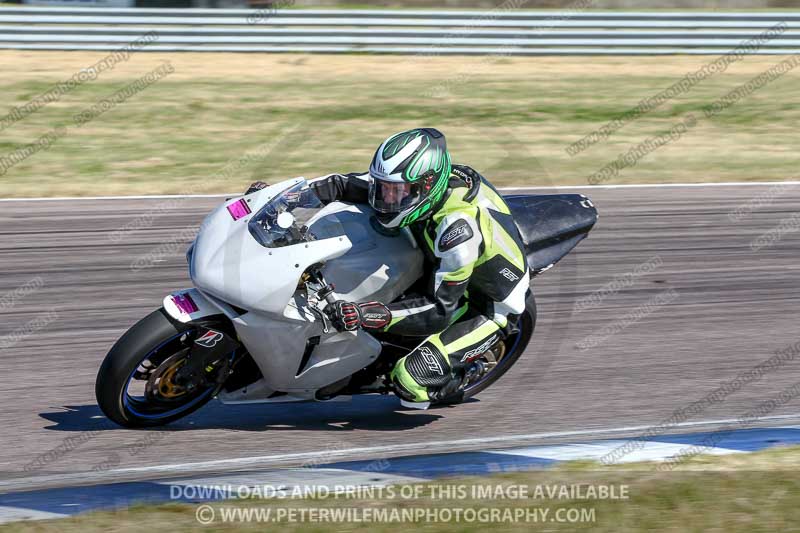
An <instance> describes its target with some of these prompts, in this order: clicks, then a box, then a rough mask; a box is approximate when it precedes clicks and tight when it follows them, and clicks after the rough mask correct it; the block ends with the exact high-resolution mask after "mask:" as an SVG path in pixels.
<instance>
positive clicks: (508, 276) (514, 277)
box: [500, 268, 519, 281]
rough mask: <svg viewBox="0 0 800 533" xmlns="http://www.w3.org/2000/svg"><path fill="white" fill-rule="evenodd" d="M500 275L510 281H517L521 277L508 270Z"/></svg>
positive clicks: (502, 271) (504, 270)
mask: <svg viewBox="0 0 800 533" xmlns="http://www.w3.org/2000/svg"><path fill="white" fill-rule="evenodd" d="M500 275H501V276H504V277H505V278H506V279H507V280H508V281H517V280H518V279H519V276H517V275H516V274H514V273H513V272H511V271H510V270H509V269H508V268H504V269H503V270H501V271H500Z"/></svg>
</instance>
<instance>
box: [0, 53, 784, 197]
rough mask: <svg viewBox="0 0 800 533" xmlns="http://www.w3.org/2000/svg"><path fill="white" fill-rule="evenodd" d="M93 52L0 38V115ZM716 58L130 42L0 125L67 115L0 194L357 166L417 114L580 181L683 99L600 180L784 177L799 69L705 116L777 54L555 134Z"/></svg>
mask: <svg viewBox="0 0 800 533" xmlns="http://www.w3.org/2000/svg"><path fill="white" fill-rule="evenodd" d="M104 55H105V54H104V53H103V52H97V53H89V52H19V51H0V71H2V72H3V73H4V74H5V75H4V76H3V77H2V80H0V91H2V94H3V98H2V101H0V123H2V120H3V116H4V115H6V114H8V113H11V112H12V111H13V109H14V108H15V107H21V106H24V105H25V104H26V103H28V102H30V101H31V100H32V99H33V98H34V97H36V96H37V95H39V94H41V93H44V92H46V91H48V90H50V89H51V88H52V87H53V86H54V85H55V84H57V83H58V82H59V81H64V80H68V79H70V78H71V77H72V76H73V75H74V74H75V73H77V72H78V71H80V69H82V68H86V67H88V66H90V65H93V64H94V63H96V62H97V61H99V60H100V59H101V58H102V57H103V56H104ZM714 59H715V58H714V57H685V56H675V57H663V58H655V57H640V58H636V57H598V58H578V57H572V58H570V57H565V58H547V57H539V58H513V57H493V56H490V57H422V56H364V55H335V56H327V55H295V54H285V55H283V54H271V55H270V54H214V53H208V54H200V53H198V54H195V53H176V54H165V53H145V52H141V53H136V54H133V55H132V56H131V58H130V59H129V60H128V61H126V62H123V63H119V64H117V65H116V67H115V68H114V69H113V70H111V71H105V72H102V73H100V75H98V76H97V78H96V79H94V80H91V81H88V82H86V83H82V84H79V85H77V86H76V87H75V88H74V89H72V90H71V91H69V92H67V93H66V94H64V95H62V96H61V97H60V98H59V99H58V100H57V101H53V102H50V103H48V104H47V105H45V106H44V107H41V108H40V109H38V110H37V111H35V112H34V113H32V114H29V115H27V116H25V117H24V118H22V119H21V120H16V121H13V123H12V124H10V125H8V124H7V125H6V126H5V127H2V128H0V158H2V157H9V156H10V155H11V154H13V153H14V152H15V151H16V150H19V149H21V148H23V147H25V146H26V145H28V144H30V143H33V142H35V141H36V140H37V139H40V138H41V137H42V136H43V135H45V134H46V133H47V132H48V131H52V130H53V129H54V128H57V127H64V128H66V130H64V131H65V134H64V135H62V136H59V137H58V138H57V140H56V141H55V142H53V143H52V144H50V145H49V147H48V148H47V149H43V150H40V151H38V152H36V153H33V154H32V155H30V156H29V157H27V158H25V159H22V160H20V161H15V163H14V164H13V165H12V166H10V167H9V168H7V169H5V170H6V172H5V174H4V175H3V176H1V177H0V180H1V182H2V184H3V186H4V187H3V191H2V193H0V196H4V197H14V196H16V197H21V196H65V195H78V196H81V195H103V194H156V193H182V192H197V193H212V192H230V191H236V190H240V189H242V188H243V187H245V186H246V184H248V183H249V182H251V181H253V180H256V179H262V180H266V181H276V180H278V179H282V178H285V177H291V176H296V175H304V176H307V177H315V176H319V175H323V174H326V173H329V172H336V171H342V172H348V171H355V170H365V169H366V168H367V166H368V164H369V160H370V159H371V157H372V154H373V152H374V150H375V148H376V146H377V145H378V144H379V143H380V142H381V141H382V140H383V139H384V138H385V137H387V136H388V135H390V134H391V133H393V132H396V131H399V130H402V129H406V128H411V127H416V126H419V125H430V126H436V127H438V128H440V129H441V130H442V131H444V132H445V134H446V135H447V136H448V144H449V146H450V148H451V151H452V153H453V157H454V160H456V161H458V162H463V163H467V164H470V165H472V166H474V167H475V168H476V169H478V170H479V171H481V172H482V173H484V174H485V175H486V176H487V177H489V178H490V179H491V180H492V181H494V182H496V183H497V184H499V185H512V184H518V185H567V184H578V185H582V184H587V181H588V179H589V176H590V175H592V174H593V173H594V172H596V171H597V170H599V169H600V168H602V167H603V166H604V165H606V164H608V163H609V162H611V161H613V160H614V159H615V158H616V157H617V156H618V155H620V154H624V153H626V152H627V151H628V150H629V149H631V148H633V147H635V146H637V145H639V143H641V142H643V141H644V140H645V139H647V138H648V137H651V136H654V135H658V134H661V133H663V132H665V131H667V130H669V128H670V127H672V126H673V125H674V124H675V123H676V122H678V121H681V120H684V119H685V117H686V116H688V115H689V114H693V115H695V116H696V117H698V118H699V120H698V121H697V125H696V126H695V127H693V128H692V129H691V130H690V131H688V132H687V133H686V134H684V135H682V136H681V138H680V139H678V140H676V141H675V142H670V143H669V144H666V145H664V146H662V147H660V148H658V149H657V150H655V151H653V152H651V153H649V154H647V155H646V156H645V157H642V158H641V159H639V160H638V161H637V162H636V164H635V165H634V166H632V167H629V168H626V169H623V170H622V171H620V172H619V175H618V176H616V177H614V178H612V179H611V180H609V181H607V183H667V182H703V181H740V180H756V181H766V180H783V179H790V178H791V177H792V176H793V175H794V174H795V173H796V172H797V171H796V163H797V139H798V137H797V124H798V123H800V92H798V91H797V90H796V89H797V86H798V76H799V75H800V74H798V73H799V72H800V69H796V70H792V71H790V72H788V73H787V74H785V75H784V76H783V77H781V78H780V79H777V80H775V81H773V82H771V83H768V84H767V85H765V86H763V87H761V88H760V89H758V90H756V91H755V92H753V93H752V94H750V95H748V96H746V97H745V98H742V99H741V100H739V101H738V103H736V104H735V105H733V106H731V107H730V108H728V109H726V110H725V111H724V112H722V113H720V114H719V115H717V116H715V117H713V118H710V119H706V118H704V116H703V109H704V107H706V106H708V105H709V104H710V103H711V102H713V101H714V100H716V99H717V98H720V97H721V96H723V95H725V94H727V93H728V92H729V91H731V90H733V89H735V88H736V87H738V86H739V85H741V84H743V83H746V82H747V81H749V80H750V79H752V78H753V77H755V76H757V75H758V74H760V73H761V72H763V71H764V70H766V69H767V68H769V67H770V66H772V65H774V64H776V63H778V62H779V61H781V60H782V59H783V58H782V57H775V56H751V57H745V58H744V59H742V60H741V61H739V62H736V63H733V64H731V65H730V66H729V67H728V68H727V70H725V72H721V73H717V74H714V75H712V76H709V77H708V78H706V79H705V80H704V81H702V82H700V83H698V84H697V85H695V86H694V87H692V88H691V89H690V90H688V91H686V92H683V93H681V94H678V95H676V96H675V97H674V98H672V99H669V100H667V101H666V102H664V103H663V104H661V105H660V106H659V107H657V108H656V109H654V110H652V111H650V112H649V113H646V114H645V115H643V116H641V117H639V118H638V119H636V120H633V121H631V122H629V123H628V124H626V125H625V126H624V127H622V128H621V129H620V130H619V131H617V132H616V133H614V134H613V135H611V136H610V137H609V138H608V139H605V140H602V141H600V142H598V143H597V144H595V145H593V146H591V147H589V148H588V149H586V150H584V151H582V152H580V153H579V154H577V155H569V154H568V153H567V152H566V148H567V146H569V145H570V143H573V142H575V141H577V140H579V139H580V138H581V137H583V136H584V135H586V134H588V133H590V132H591V131H593V130H595V129H597V128H599V127H601V126H602V125H604V124H606V123H607V122H608V121H610V120H612V119H614V118H615V117H617V116H619V115H621V114H622V113H624V112H625V111H626V110H628V109H630V108H632V107H633V106H635V105H636V104H637V103H638V102H639V101H640V100H641V99H643V98H647V97H652V96H654V95H656V94H657V93H658V92H660V91H662V90H663V89H665V88H667V87H669V86H670V85H672V84H673V83H675V82H676V81H678V80H679V79H681V78H682V77H683V76H684V75H685V74H686V73H687V72H692V71H695V70H697V69H699V68H700V67H701V66H702V65H704V64H706V63H709V62H711V61H713V60H714ZM167 61H168V62H170V63H171V65H172V66H173V68H174V72H172V73H170V74H169V75H166V76H164V77H163V78H161V79H160V80H159V81H157V82H156V83H153V84H152V85H149V86H148V87H147V88H145V89H143V90H141V91H139V92H135V93H134V94H133V95H132V96H130V97H129V98H127V99H126V100H125V101H123V102H120V103H118V104H116V105H115V106H114V107H112V108H111V109H109V110H107V111H105V112H104V113H103V114H101V115H100V116H98V117H96V118H95V119H93V120H91V121H89V122H87V123H86V124H83V125H81V126H78V125H76V123H75V120H74V117H75V116H76V115H78V114H79V113H80V112H81V111H83V110H86V109H87V108H88V107H90V106H92V105H94V104H96V103H97V102H99V101H101V100H103V99H105V98H109V97H110V96H111V95H112V94H114V93H115V92H116V91H118V90H120V89H123V88H125V87H126V86H127V85H129V84H131V83H132V82H134V81H135V80H137V79H138V78H140V77H142V76H144V75H145V74H146V73H148V72H150V71H152V70H153V69H155V68H157V67H158V66H159V65H161V64H163V63H164V62H167ZM0 161H2V159H0ZM6 161H10V159H7V160H6Z"/></svg>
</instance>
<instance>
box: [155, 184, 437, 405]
mask: <svg viewBox="0 0 800 533" xmlns="http://www.w3.org/2000/svg"><path fill="white" fill-rule="evenodd" d="M305 183H306V182H305V180H304V179H303V178H296V179H293V180H288V181H285V182H283V183H279V184H276V185H272V186H270V187H267V188H265V189H262V190H261V191H258V192H255V193H252V194H249V195H245V196H242V197H236V198H233V199H231V200H228V201H226V202H225V203H224V204H223V205H222V206H220V207H219V208H217V209H216V210H215V211H213V212H212V213H211V214H210V215H208V217H206V219H205V221H204V222H203V224H202V225H201V228H200V231H199V233H198V235H197V238H196V239H195V242H194V244H193V245H192V247H190V249H189V252H188V253H187V259H188V261H189V272H190V277H191V278H192V281H193V282H194V285H195V287H196V288H195V289H189V290H184V291H178V292H175V293H172V294H171V295H169V296H167V297H166V298H165V299H164V309H165V310H166V311H167V313H168V314H169V315H170V316H172V317H173V318H174V319H176V320H178V321H181V322H190V321H195V320H198V319H201V318H203V317H208V316H211V315H219V314H224V315H225V316H226V317H227V318H228V319H229V320H230V321H231V322H232V323H233V325H234V328H235V330H236V333H237V335H238V337H239V340H240V341H241V343H242V344H243V345H244V346H245V347H246V348H247V350H248V352H249V353H250V355H251V357H252V358H253V360H254V361H255V363H256V365H257V366H258V367H259V369H260V370H261V374H262V376H263V377H262V378H261V379H259V380H258V381H256V382H255V383H252V384H250V385H248V386H246V387H242V388H240V389H238V390H235V391H230V392H229V391H225V390H223V391H221V392H220V393H219V395H218V398H219V399H220V400H221V401H223V402H224V403H246V402H265V401H268V402H286V401H298V400H309V399H314V398H315V397H316V396H315V395H316V392H317V391H318V390H319V389H321V388H323V387H326V386H328V385H331V384H333V383H336V382H339V381H341V380H343V379H345V378H347V377H349V376H351V375H352V374H354V373H355V372H357V371H358V370H360V369H362V368H364V367H366V366H368V365H369V364H371V363H372V362H373V361H374V360H375V359H376V358H377V357H378V355H379V354H380V352H381V344H380V342H378V341H377V340H376V339H375V338H374V337H373V336H372V335H370V334H369V333H367V332H364V331H362V330H359V331H357V332H342V333H339V332H336V331H335V330H331V331H330V332H329V333H325V332H324V331H323V328H324V324H323V323H322V321H321V320H320V319H319V317H318V315H317V314H315V313H314V312H312V311H311V309H310V305H312V304H316V302H313V301H312V302H309V301H308V298H309V296H311V298H312V299H313V297H314V295H313V294H310V293H309V291H308V290H307V288H306V287H305V283H304V282H303V281H302V279H301V278H302V276H303V274H304V272H306V270H307V269H308V268H309V267H311V266H312V265H316V264H324V266H323V267H322V272H323V274H324V278H325V280H326V281H327V282H328V283H330V284H332V285H333V286H334V287H335V292H334V293H333V296H334V298H335V299H344V300H348V301H363V300H366V299H375V300H380V301H385V302H389V301H392V300H394V299H396V298H397V297H398V296H400V295H401V294H402V293H403V292H404V291H405V290H406V289H408V287H410V286H411V285H412V284H413V283H414V282H415V281H416V280H417V279H418V278H419V277H420V276H421V275H422V263H423V256H422V252H421V251H420V250H419V249H417V248H416V247H415V246H414V244H413V238H412V239H410V240H409V238H408V236H409V235H408V234H401V235H399V236H386V235H382V234H380V233H378V232H376V231H375V230H374V229H372V227H371V225H370V217H371V216H372V210H371V209H370V208H369V206H365V205H352V204H345V203H339V202H334V203H331V204H329V205H328V206H325V207H324V208H322V209H319V210H317V211H315V212H313V216H312V217H311V218H310V219H309V220H308V221H307V222H306V226H308V228H309V231H310V232H311V233H313V234H314V235H315V236H316V240H308V241H303V242H298V243H296V244H290V245H279V246H276V247H273V246H268V245H267V244H264V245H262V244H261V243H260V242H259V241H258V240H257V239H256V238H255V237H254V235H253V234H252V232H251V230H250V229H248V224H249V223H250V221H251V220H252V219H253V218H254V217H256V216H257V215H258V214H259V213H260V212H261V210H262V208H265V209H266V208H267V204H269V207H272V206H274V205H276V204H278V203H279V202H280V201H281V200H282V199H283V197H284V196H288V195H291V194H295V193H296V191H298V190H301V189H302V187H304V186H305ZM323 237H324V238H323ZM186 295H188V296H189V298H190V300H191V302H192V303H193V304H194V307H191V306H190V307H189V308H187V306H186V305H181V303H182V301H183V300H182V299H185V297H186ZM194 308H196V310H194Z"/></svg>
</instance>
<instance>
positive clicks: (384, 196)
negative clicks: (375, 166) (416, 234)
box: [369, 176, 422, 213]
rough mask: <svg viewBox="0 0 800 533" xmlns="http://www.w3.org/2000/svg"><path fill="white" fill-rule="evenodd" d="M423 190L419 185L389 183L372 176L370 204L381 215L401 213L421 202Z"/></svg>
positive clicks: (370, 181) (403, 182) (400, 182)
mask: <svg viewBox="0 0 800 533" xmlns="http://www.w3.org/2000/svg"><path fill="white" fill-rule="evenodd" d="M421 190H422V188H421V187H420V185H419V184H418V183H408V182H405V181H388V180H384V179H381V178H376V177H375V176H371V179H370V180H369V203H370V205H371V206H372V207H373V209H375V211H378V212H379V213H399V212H401V211H404V210H406V209H408V208H409V207H411V206H413V205H415V204H417V203H418V202H419V200H420V197H421Z"/></svg>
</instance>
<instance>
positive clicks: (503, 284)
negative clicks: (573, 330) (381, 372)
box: [310, 165, 529, 408]
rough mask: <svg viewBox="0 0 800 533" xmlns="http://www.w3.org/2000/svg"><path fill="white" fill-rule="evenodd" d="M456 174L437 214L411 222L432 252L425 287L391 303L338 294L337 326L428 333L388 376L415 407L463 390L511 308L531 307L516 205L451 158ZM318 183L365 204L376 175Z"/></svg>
mask: <svg viewBox="0 0 800 533" xmlns="http://www.w3.org/2000/svg"><path fill="white" fill-rule="evenodd" d="M452 174H453V175H452V176H451V177H450V180H449V182H448V189H447V191H446V193H445V195H444V197H443V198H442V200H441V201H440V202H439V204H438V205H436V206H435V207H434V208H433V210H432V214H431V215H430V216H429V217H427V218H425V219H424V220H420V221H416V222H414V223H412V224H411V225H410V226H409V229H410V230H411V232H412V234H413V235H414V236H415V238H416V240H417V242H418V243H419V244H420V247H421V248H422V250H423V251H424V253H425V258H426V269H425V272H426V273H428V274H427V280H425V281H426V282H427V283H426V284H425V285H426V287H425V290H423V291H421V294H419V295H415V296H412V297H408V298H405V299H401V300H399V301H395V302H391V303H386V304H384V303H380V302H362V303H358V304H356V303H350V302H343V301H339V302H336V304H335V305H334V306H332V310H331V314H332V316H333V317H334V323H335V324H336V325H337V327H338V328H339V329H355V328H356V327H362V328H364V329H367V330H370V329H371V330H373V331H374V330H381V331H385V332H388V333H392V334H397V335H403V336H420V337H425V339H424V340H423V341H422V342H421V343H420V344H419V345H418V346H417V347H416V348H415V349H414V350H412V351H411V353H409V354H408V355H406V356H405V357H403V358H401V359H400V360H398V361H397V363H396V364H395V366H394V368H393V370H392V372H391V374H390V377H391V379H392V382H393V383H394V387H395V391H396V392H397V394H398V396H400V398H401V399H402V400H404V404H406V405H409V406H411V407H420V408H425V407H427V406H428V405H429V404H430V403H431V402H434V403H435V402H439V401H442V400H446V399H447V398H448V397H450V396H452V395H454V394H456V393H457V392H458V391H459V390H460V388H461V387H463V385H464V382H465V369H466V368H467V366H468V365H469V363H471V362H472V361H473V360H475V359H477V358H479V357H480V356H481V355H483V354H484V353H486V352H487V351H488V350H489V349H490V348H492V347H493V346H494V345H495V344H496V343H497V341H499V340H501V339H502V338H503V335H504V328H506V326H507V324H508V317H509V315H519V314H521V313H522V312H523V311H524V309H525V299H526V293H527V290H528V286H529V274H528V265H527V261H526V257H525V253H524V245H523V244H522V239H521V238H520V235H519V231H518V230H517V227H516V224H515V223H514V221H513V219H512V216H511V212H510V210H509V208H508V206H507V205H506V203H505V201H504V200H503V199H502V197H501V196H500V194H499V193H498V192H497V190H496V189H494V187H492V185H491V184H490V183H489V182H488V181H487V180H486V179H485V178H483V177H482V176H481V175H480V174H478V173H477V172H475V171H474V170H472V169H471V168H469V167H467V166H464V165H453V169H452ZM310 186H311V187H312V188H313V189H314V190H315V192H316V193H317V195H318V196H319V197H320V199H321V200H322V201H323V202H324V203H329V202H332V201H336V200H341V201H345V202H353V203H367V193H368V189H369V174H357V173H353V174H347V175H341V174H332V175H329V176H325V177H322V178H319V179H317V180H314V181H312V182H311V183H310Z"/></svg>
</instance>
